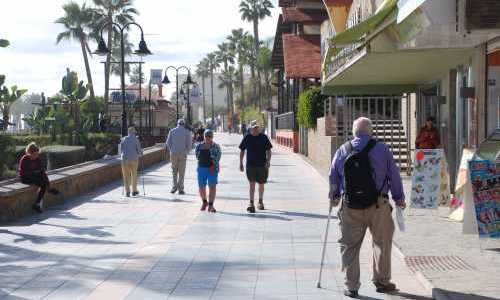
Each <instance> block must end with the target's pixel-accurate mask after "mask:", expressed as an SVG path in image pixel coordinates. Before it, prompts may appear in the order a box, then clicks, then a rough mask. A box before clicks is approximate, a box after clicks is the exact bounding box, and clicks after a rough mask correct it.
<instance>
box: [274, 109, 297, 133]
mask: <svg viewBox="0 0 500 300" xmlns="http://www.w3.org/2000/svg"><path fill="white" fill-rule="evenodd" d="M275 118H276V129H290V130H293V129H295V114H294V113H293V111H291V112H287V113H284V114H281V115H277V116H276V117H275Z"/></svg>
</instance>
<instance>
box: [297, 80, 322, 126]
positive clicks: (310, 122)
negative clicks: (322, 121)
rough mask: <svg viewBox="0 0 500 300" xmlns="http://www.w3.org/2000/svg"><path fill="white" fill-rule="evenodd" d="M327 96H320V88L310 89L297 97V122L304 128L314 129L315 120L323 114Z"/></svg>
mask: <svg viewBox="0 0 500 300" xmlns="http://www.w3.org/2000/svg"><path fill="white" fill-rule="evenodd" d="M326 98H327V96H324V95H322V94H321V88H320V87H310V88H308V89H306V90H304V91H303V92H302V93H300V95H299V104H298V108H297V122H298V123H299V125H300V126H302V127H304V128H316V120H317V119H318V118H321V117H323V116H324V114H325V108H324V103H325V99H326Z"/></svg>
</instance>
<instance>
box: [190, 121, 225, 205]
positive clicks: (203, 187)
mask: <svg viewBox="0 0 500 300" xmlns="http://www.w3.org/2000/svg"><path fill="white" fill-rule="evenodd" d="M204 138H205V139H204V141H203V142H202V143H199V144H198V145H197V146H196V151H195V153H196V158H197V159H198V187H199V192H200V197H201V201H202V205H201V210H202V211H205V210H206V209H207V207H208V211H209V212H211V213H215V212H216V210H215V208H214V201H215V195H216V192H217V180H218V175H219V161H220V158H221V155H222V152H221V149H220V146H219V145H218V144H216V143H215V142H214V141H213V139H214V132H213V131H212V130H210V129H207V130H205V132H204ZM207 185H208V189H209V191H208V200H207Z"/></svg>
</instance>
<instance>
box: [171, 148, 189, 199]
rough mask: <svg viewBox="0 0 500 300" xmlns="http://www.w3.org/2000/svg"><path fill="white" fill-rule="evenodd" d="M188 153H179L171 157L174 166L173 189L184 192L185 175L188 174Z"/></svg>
mask: <svg viewBox="0 0 500 300" xmlns="http://www.w3.org/2000/svg"><path fill="white" fill-rule="evenodd" d="M186 160H187V154H186V153H177V154H171V155H170V163H171V164H172V176H173V180H174V182H173V185H174V186H173V187H174V188H177V189H178V190H179V191H184V174H185V173H186Z"/></svg>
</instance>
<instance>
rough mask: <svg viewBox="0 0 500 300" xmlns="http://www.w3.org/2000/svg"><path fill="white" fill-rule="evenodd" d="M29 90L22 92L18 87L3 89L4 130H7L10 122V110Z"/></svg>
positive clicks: (1, 97) (0, 94)
mask: <svg viewBox="0 0 500 300" xmlns="http://www.w3.org/2000/svg"><path fill="white" fill-rule="evenodd" d="M26 92H27V90H20V89H18V88H17V86H16V85H14V86H12V87H11V88H10V91H9V89H8V88H7V87H5V86H4V87H3V88H2V91H1V93H0V111H1V112H2V120H3V124H2V125H3V128H2V129H3V130H7V128H8V127H9V120H10V108H11V106H12V104H13V103H14V102H16V100H17V99H19V98H21V96H22V95H24V94H25V93H26Z"/></svg>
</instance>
